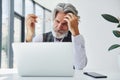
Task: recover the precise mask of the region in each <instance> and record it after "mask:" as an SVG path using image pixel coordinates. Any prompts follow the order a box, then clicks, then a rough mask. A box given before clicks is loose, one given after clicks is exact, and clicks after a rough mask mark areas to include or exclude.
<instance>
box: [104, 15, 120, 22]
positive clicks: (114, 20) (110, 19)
mask: <svg viewBox="0 0 120 80" xmlns="http://www.w3.org/2000/svg"><path fill="white" fill-rule="evenodd" d="M102 17H103V18H104V19H106V20H107V21H110V22H113V23H119V20H118V19H117V18H116V17H114V16H112V15H109V14H102Z"/></svg>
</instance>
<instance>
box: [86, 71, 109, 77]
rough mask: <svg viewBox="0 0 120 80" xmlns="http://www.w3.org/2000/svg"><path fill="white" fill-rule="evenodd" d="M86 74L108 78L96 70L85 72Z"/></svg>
mask: <svg viewBox="0 0 120 80" xmlns="http://www.w3.org/2000/svg"><path fill="white" fill-rule="evenodd" d="M84 74H85V75H88V76H91V77H94V78H107V76H106V75H103V74H99V73H96V72H84Z"/></svg>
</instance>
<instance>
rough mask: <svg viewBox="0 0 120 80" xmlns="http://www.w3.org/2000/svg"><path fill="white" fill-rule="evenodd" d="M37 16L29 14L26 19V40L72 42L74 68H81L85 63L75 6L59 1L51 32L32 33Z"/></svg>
mask: <svg viewBox="0 0 120 80" xmlns="http://www.w3.org/2000/svg"><path fill="white" fill-rule="evenodd" d="M36 18H37V16H36V15H34V14H29V15H28V16H27V19H26V26H27V36H26V42H31V41H33V42H72V43H73V45H74V63H73V65H74V68H75V69H83V68H84V67H85V66H86V64H87V57H86V54H85V44H84V39H83V37H82V35H81V34H80V31H79V29H78V23H79V17H78V11H77V10H76V8H75V7H74V6H73V5H72V4H69V3H59V4H58V5H57V6H56V8H55V9H54V11H53V28H52V31H51V32H48V33H44V34H42V35H41V34H40V35H38V36H35V37H34V38H33V35H34V31H35V23H36V22H37V21H36Z"/></svg>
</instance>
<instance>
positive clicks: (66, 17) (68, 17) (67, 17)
mask: <svg viewBox="0 0 120 80" xmlns="http://www.w3.org/2000/svg"><path fill="white" fill-rule="evenodd" d="M64 18H65V19H68V20H70V21H71V20H72V18H71V17H70V16H69V15H66V16H65V17H64Z"/></svg>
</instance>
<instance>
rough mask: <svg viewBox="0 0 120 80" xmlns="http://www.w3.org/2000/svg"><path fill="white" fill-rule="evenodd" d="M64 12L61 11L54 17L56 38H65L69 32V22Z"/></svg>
mask: <svg viewBox="0 0 120 80" xmlns="http://www.w3.org/2000/svg"><path fill="white" fill-rule="evenodd" d="M65 15H66V14H64V13H63V12H59V13H57V15H56V18H55V19H54V23H53V31H54V34H53V35H54V36H55V37H56V38H64V37H65V36H66V34H67V32H68V24H67V22H66V21H65V20H64V16H65Z"/></svg>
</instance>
